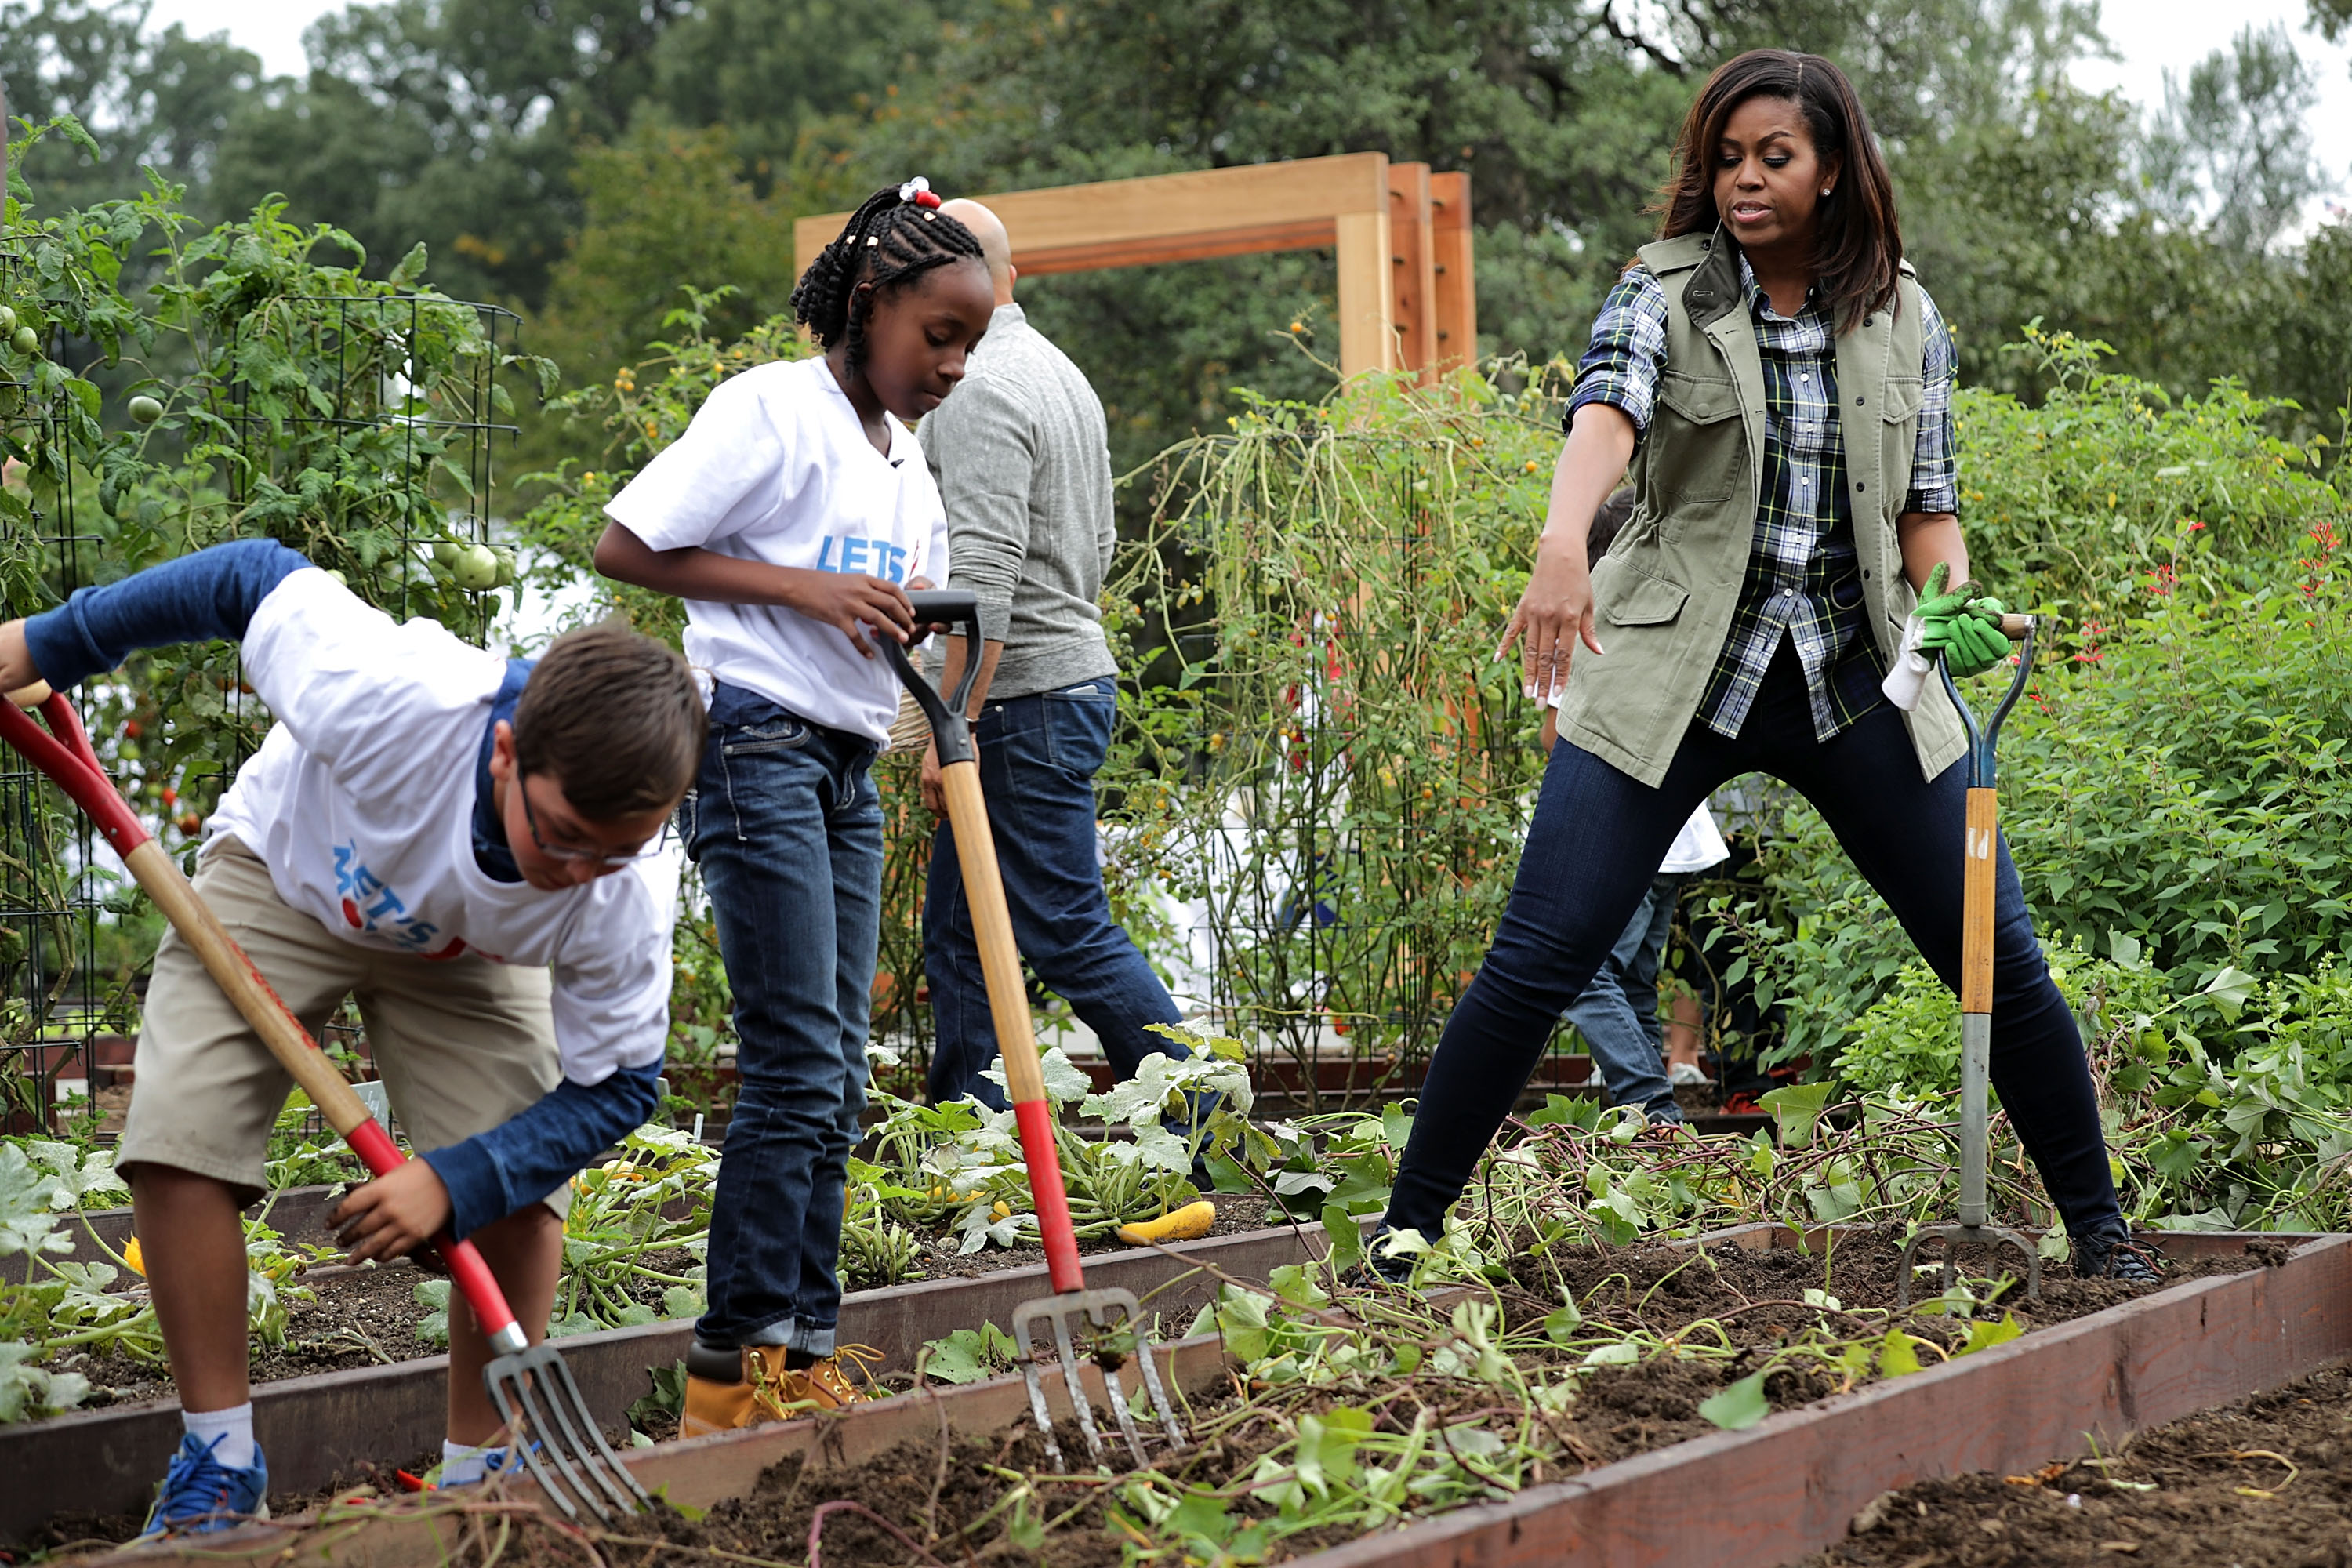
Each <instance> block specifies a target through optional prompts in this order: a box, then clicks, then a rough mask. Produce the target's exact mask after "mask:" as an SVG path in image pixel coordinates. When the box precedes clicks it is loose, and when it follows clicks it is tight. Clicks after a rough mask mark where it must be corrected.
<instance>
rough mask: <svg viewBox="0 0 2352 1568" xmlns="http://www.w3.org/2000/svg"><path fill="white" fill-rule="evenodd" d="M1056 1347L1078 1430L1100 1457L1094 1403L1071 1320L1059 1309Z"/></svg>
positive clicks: (1056, 1325)
mask: <svg viewBox="0 0 2352 1568" xmlns="http://www.w3.org/2000/svg"><path fill="white" fill-rule="evenodd" d="M1054 1348H1055V1350H1056V1351H1057V1352H1060V1354H1061V1357H1062V1381H1063V1382H1064V1383H1066V1384H1068V1385H1069V1389H1070V1409H1071V1412H1072V1413H1073V1414H1075V1415H1076V1416H1077V1418H1078V1430H1079V1431H1081V1432H1083V1433H1085V1434H1086V1435H1087V1453H1088V1454H1089V1455H1091V1456H1092V1457H1094V1458H1097V1459H1099V1458H1102V1434H1101V1433H1099V1432H1097V1431H1096V1430H1095V1412H1094V1405H1092V1403H1091V1402H1089V1401H1088V1400H1087V1385H1086V1384H1084V1383H1083V1382H1081V1381H1080V1380H1079V1377H1078V1352H1077V1349H1076V1346H1074V1345H1072V1344H1071V1342H1070V1320H1069V1319H1068V1318H1067V1317H1066V1316H1065V1315H1064V1314H1063V1313H1061V1312H1058V1311H1057V1312H1055V1314H1054Z"/></svg>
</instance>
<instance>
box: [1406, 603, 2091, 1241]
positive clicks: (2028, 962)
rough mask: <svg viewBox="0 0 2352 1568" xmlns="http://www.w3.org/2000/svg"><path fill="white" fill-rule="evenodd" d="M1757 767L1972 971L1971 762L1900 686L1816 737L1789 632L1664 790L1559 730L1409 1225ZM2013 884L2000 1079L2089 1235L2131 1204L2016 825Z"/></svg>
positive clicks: (2001, 953)
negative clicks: (1686, 841)
mask: <svg viewBox="0 0 2352 1568" xmlns="http://www.w3.org/2000/svg"><path fill="white" fill-rule="evenodd" d="M1838 673H1839V676H1840V678H1841V679H1842V681H1850V682H1852V683H1853V684H1852V685H1851V686H1850V687H1848V689H1849V690H1853V691H1864V692H1866V691H1868V689H1869V688H1872V687H1874V686H1875V684H1876V674H1875V672H1874V670H1873V669H1872V668H1871V667H1870V664H1869V661H1868V660H1867V659H1859V658H1857V659H1849V660H1848V661H1847V664H1846V666H1845V668H1843V669H1841V670H1840V671H1839V672H1838ZM1870 694H1872V695H1874V692H1873V693H1870ZM1926 700H1927V701H1930V702H1932V701H1936V700H1937V694H1936V693H1935V692H1934V691H1930V692H1929V693H1928V694H1927V698H1926ZM1742 773H1769V774H1771V775H1773V776H1774V777H1776V778H1779V779H1782V780H1784V781H1786V782H1787V783H1788V784H1790V785H1792V786H1794V787H1795V788H1796V789H1797V790H1798V791H1799V792H1800V793H1801V794H1802V795H1804V796H1805V798H1806V799H1807V800H1809V801H1811V802H1812V804H1813V805H1814V806H1815V807H1816V808H1817V809H1818V810H1819V811H1820V812H1821V814H1822V817H1823V818H1825V819H1826V820H1827V821H1828V823H1829V826H1830V830H1831V831H1832V832H1833V833H1835V834H1836V835H1837V837H1838V842H1839V843H1840V844H1841V845H1843V847H1844V848H1845V852H1846V853H1847V854H1848V855H1850V856H1852V857H1853V863H1854V867H1855V868H1856V869H1857V870H1859V871H1860V872H1861V873H1862V874H1863V876H1864V878H1866V879H1868V880H1869V882H1870V884H1871V886H1872V887H1874V888H1875V889H1878V891H1879V894H1880V895H1881V896H1882V897H1883V898H1885V900H1886V901H1887V903H1888V905H1889V906H1890V907H1891V908H1892V909H1893V910H1894V911H1895V918H1896V919H1897V920H1899V921H1902V922H1903V929H1904V931H1906V932H1907V933H1908V934H1909V935H1910V938H1911V941H1912V942H1913V943H1914V944H1915V945H1916V947H1917V948H1918V950H1919V952H1920V954H1921V956H1922V957H1924V958H1925V959H1927V963H1928V964H1929V965H1930V966H1931V967H1933V968H1934V970H1935V971H1936V973H1937V975H1939V976H1940V977H1941V978H1942V979H1943V981H1944V983H1945V984H1948V985H1956V984H1958V978H1959V968H1960V871H1961V833H1962V826H1963V823H1964V821H1965V809H1966V797H1967V789H1968V769H1967V764H1966V763H1954V764H1952V766H1950V767H1949V768H1947V769H1946V770H1944V772H1943V773H1941V774H1939V775H1938V776H1937V778H1935V779H1934V780H1932V781H1928V780H1923V779H1922V778H1921V777H1920V776H1919V761H1918V756H1917V754H1916V752H1914V751H1913V750H1912V747H1911V740H1910V736H1909V734H1908V733H1907V732H1906V730H1905V729H1904V725H1903V717H1902V715H1901V714H1900V713H1898V712H1897V711H1895V709H1894V708H1893V707H1892V706H1890V705H1888V704H1886V703H1884V702H1882V703H1880V704H1879V706H1878V707H1876V708H1875V709H1874V710H1871V711H1870V712H1868V713H1866V714H1864V716H1863V717H1862V718H1861V719H1859V720H1857V721H1854V722H1853V724H1851V725H1849V726H1848V727H1847V728H1846V729H1845V730H1843V731H1841V732H1840V733H1839V734H1838V735H1837V736H1836V738H1834V739H1833V740H1831V741H1829V742H1826V743H1824V742H1818V741H1816V740H1815V739H1814V738H1813V724H1812V717H1811V709H1810V707H1809V704H1808V700H1807V698H1806V695H1805V685H1804V678H1803V676H1802V673H1801V671H1800V669H1799V668H1798V665H1797V661H1796V657H1795V655H1793V654H1792V653H1791V652H1790V650H1789V646H1788V644H1787V643H1786V642H1785V641H1784V642H1783V643H1782V645H1781V647H1780V653H1779V654H1778V655H1777V656H1776V657H1775V658H1774V659H1773V662H1772V667H1771V669H1770V670H1769V672H1768V674H1767V675H1766V677H1765V679H1764V683H1763V688H1762V689H1761V690H1760V691H1759V693H1758V695H1757V700H1756V706H1755V708H1754V709H1753V710H1751V711H1750V712H1749V713H1748V721H1747V722H1746V724H1744V725H1743V726H1742V727H1741V731H1740V736H1739V738H1738V740H1726V739H1725V738H1724V737H1722V736H1721V735H1718V734H1717V733H1716V732H1715V731H1712V730H1709V729H1707V728H1706V726H1705V725H1704V724H1700V723H1696V722H1694V723H1693V724H1692V725H1691V727H1690V729H1689V731H1688V732H1687V733H1685V735H1684V737H1683V743H1682V746H1681V748H1680V749H1679V750H1678V751H1676V752H1675V760H1674V763H1673V764H1672V765H1671V766H1670V767H1669V768H1668V769H1667V771H1666V777H1665V782H1664V784H1661V785H1660V786H1659V787H1658V788H1656V789H1652V788H1650V787H1649V786H1648V785H1646V784H1640V783H1638V782H1636V781H1635V780H1633V779H1632V778H1630V777H1628V776H1627V775H1626V774H1624V773H1620V772H1619V771H1618V770H1617V769H1615V768H1614V767H1612V766H1611V765H1610V764H1608V763H1604V762H1602V761H1601V759H1600V758H1598V757H1596V756H1594V755H1593V754H1592V753H1591V752H1587V751H1584V750H1583V749H1581V748H1580V747H1578V746H1575V745H1573V744H1570V742H1567V741H1565V740H1563V741H1562V742H1559V745H1558V746H1556V747H1554V748H1553V751H1552V754H1551V763H1550V765H1549V768H1548V769H1547V770H1546V771H1545V773H1544V781H1543V792H1542V794H1541V795H1540V796H1539V797H1538V801H1537V804H1536V816H1535V822H1534V825H1533V826H1532V827H1530V828H1529V830H1528V842H1527V848H1526V850H1525V852H1524V853H1523V854H1522V855H1521V856H1520V858H1519V872H1518V879H1517V881H1516V882H1515V883H1514V884H1513V886H1512V889H1511V900H1510V903H1509V905H1508V906H1507V908H1506V910H1504V914H1503V921H1502V924H1501V925H1500V926H1499V927H1498V928H1497V929H1496V932H1495V942H1494V945H1493V947H1492V948H1490V949H1489V950H1488V952H1487V953H1486V963H1484V964H1482V965H1481V966H1480V968H1479V970H1478V973H1477V976H1476V978H1475V979H1474V980H1473V981H1472V982H1471V983H1470V987H1469V989H1468V990H1467V991H1465V993H1464V994H1463V996H1462V1000H1461V1001H1460V1002H1458V1003H1456V1004H1455V1005H1454V1013H1453V1016H1451V1017H1450V1018H1448V1019H1447V1020H1446V1025H1445V1033H1444V1036H1443V1037H1441V1038H1440V1039H1439V1041H1438V1044H1437V1050H1436V1053H1435V1054H1434V1055H1433V1057H1432V1058H1431V1059H1430V1064H1429V1077H1428V1080H1427V1082H1426V1083H1425V1084H1424V1085H1423V1089H1422V1094H1421V1108H1420V1111H1419V1113H1418V1114H1417V1115H1416V1116H1415V1117H1414V1118H1413V1123H1412V1137H1411V1139H1409V1140H1408V1141H1407V1142H1406V1146H1405V1152H1404V1159H1403V1161H1402V1163H1401V1165H1400V1166H1399V1168H1398V1172H1397V1179H1396V1187H1395V1191H1394V1193H1393V1194H1392V1195H1391V1198H1390V1201H1389V1212H1388V1223H1389V1224H1390V1225H1391V1226H1394V1227H1396V1228H1398V1229H1403V1228H1405V1227H1407V1226H1412V1227H1413V1228H1416V1229H1418V1230H1420V1231H1421V1232H1422V1233H1423V1235H1425V1236H1427V1237H1432V1238H1434V1237H1437V1236H1439V1235H1440V1234H1442V1232H1443V1229H1444V1215H1445V1211H1446V1210H1447V1209H1448V1208H1449V1207H1451V1206H1452V1205H1453V1203H1454V1199H1455V1198H1457V1197H1459V1196H1460V1195H1461V1194H1462V1189H1463V1188H1464V1187H1465V1185H1466V1184H1468V1182H1469V1180H1470V1176H1471V1174H1472V1173H1473V1172H1474V1171H1475V1168H1476V1166H1477V1163H1478V1157H1479V1155H1480V1154H1481V1153H1482V1152H1485V1150H1486V1144H1487V1142H1488V1141H1489V1140H1490V1139H1492V1138H1493V1137H1494V1135H1495V1131H1496V1129H1497V1128H1499V1127H1500V1126H1501V1125H1502V1124H1503V1119H1504V1118H1505V1117H1506V1116H1507V1115H1508V1114H1509V1113H1510V1110H1511V1107H1512V1105H1513V1104H1514V1102H1516V1101H1517V1099H1518V1096H1519V1092H1520V1090H1521V1089H1523V1088H1524V1087H1525V1086H1526V1084H1527V1080H1528V1074H1529V1073H1530V1072H1531V1071H1532V1070H1533V1069H1534V1068H1535V1065H1536V1062H1537V1060H1538V1058H1539V1057H1540V1056H1541V1055H1542V1053H1543V1050H1544V1047H1545V1044H1546V1042H1547V1041H1548V1040H1549V1037H1550V1035H1551V1030H1552V1024H1553V1021H1554V1020H1555V1019H1557V1018H1558V1017H1559V1014H1560V1010H1561V1009H1562V1008H1564V1007H1566V1006H1567V1005H1568V1004H1569V1002H1570V1000H1571V999H1572V998H1574V997H1575V996H1576V994H1578V993H1579V992H1580V991H1582V990H1583V989H1584V987H1585V984H1586V983H1587V982H1588V981H1590V980H1591V977H1592V975H1593V973H1594V972H1595V971H1596V970H1598V969H1599V968H1600V967H1601V962H1602V960H1604V959H1605V958H1606V957H1607V956H1608V954H1609V951H1610V949H1611V948H1612V946H1614V945H1615V944H1616V942H1617V940H1618V938H1619V936H1620V934H1621V933H1622V932H1623V931H1624V929H1625V921H1626V917H1627V916H1628V915H1629V914H1630V913H1631V912H1632V910H1633V907H1634V906H1635V905H1636V904H1638V903H1639V902H1640V901H1641V900H1642V895H1643V892H1644V891H1645V890H1646V889H1648V888H1649V886H1650V879H1651V878H1652V876H1653V875H1654V874H1655V872H1656V871H1657V868H1658V863H1659V861H1661V860H1663V859H1664V858H1665V854H1666V850H1667V848H1668V847H1669V846H1671V845H1672V844H1673V843H1674V838H1675V833H1676V831H1677V830H1679V829H1680V828H1681V826H1682V825H1683V823H1684V821H1685V819H1686V818H1687V817H1688V816H1690V814H1691V812H1692V811H1693V810H1694V809H1695V808H1696V806H1697V805H1698V803H1699V802H1700V801H1702V800H1704V799H1706V796H1707V795H1709V794H1711V793H1713V791H1714V790H1715V789H1716V788H1717V786H1719V785H1721V784H1726V783H1727V782H1728V781H1730V780H1732V779H1734V778H1737V777H1738V776H1739V775H1740V774H1742ZM1995 889H1996V891H1995V904H1994V952H1993V1005H1992V1082H1993V1087H1994V1088H1995V1089H1998V1090H2000V1102H2001V1105H2002V1107H2003V1108H2004V1109H2005V1110H2007V1111H2008V1112H2009V1116H2010V1121H2011V1124H2012V1125H2013V1126H2014V1127H2015V1128H2016V1130H2017V1134H2018V1138H2019V1140H2020V1141H2021V1142H2022V1143H2023V1144H2024V1145H2025V1152H2026V1153H2027V1155H2028V1156H2030V1157H2031V1158H2032V1161H2033V1163H2034V1165H2035V1166H2036V1168H2038V1169H2039V1170H2040V1171H2041V1173H2042V1185H2043V1186H2044V1187H2045V1188H2046V1189H2047V1190H2048V1192H2049V1194H2050V1197H2051V1200H2052V1202H2053V1203H2054V1204H2055V1205H2057V1207H2058V1212H2059V1214H2060V1215H2062V1216H2063V1218H2064V1220H2065V1222H2066V1228H2067V1229H2068V1230H2069V1231H2070V1232H2072V1233H2074V1235H2076V1236H2081V1235H2083V1234H2084V1233H2086V1232H2088V1231H2092V1230H2095V1229H2098V1228H2100V1227H2102V1226H2105V1225H2107V1224H2109V1223H2113V1222H2117V1221H2119V1219H2120V1215H2119V1211H2118V1210H2117V1207H2116V1194H2115V1186H2114V1184H2113V1182H2112V1180H2111V1179H2110V1177H2109V1175H2108V1172H2107V1153H2106V1147H2105V1142H2104V1140H2103V1138H2102V1136H2101V1133H2100V1129H2099V1108H2098V1101H2097V1100H2096V1099H2095V1097H2094V1095H2093V1093H2092V1089H2091V1074H2090V1068H2089V1064H2088V1063H2087V1062H2086V1061H2085V1060H2084V1055H2083V1042H2082V1037H2081V1035H2080V1034H2079V1033H2078V1032H2077V1031H2076V1029H2075V1027H2074V1015H2073V1014H2072V1013H2071V1012H2069V1011H2068V1010H2067V1006H2066V1002H2065V999H2064V998H2063V996H2061V995H2060V994H2058V987H2057V985H2056V984H2054V983H2053V981H2052V980H2051V978H2050V970H2049V966H2048V965H2047V964H2046V963H2043V962H2042V949H2041V946H2040V944H2039V943H2038V942H2035V940H2034V936H2033V920H2032V915H2030V914H2029V913H2028V912H2027V910H2026V908H2025V894H2024V889H2022V888H2021V887H2020V885H2019V883H2018V880H2017V868H2015V867H2014V866H2013V865H2011V862H2010V858H2009V847H2008V846H2007V845H2006V844H2003V845H2002V846H2001V847H2000V864H1999V866H1998V868H1997V869H1996V880H1995Z"/></svg>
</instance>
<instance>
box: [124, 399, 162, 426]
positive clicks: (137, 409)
mask: <svg viewBox="0 0 2352 1568" xmlns="http://www.w3.org/2000/svg"><path fill="white" fill-rule="evenodd" d="M131 417H132V418H133V419H136V420H137V421H139V423H141V424H142V425H152V424H153V423H155V421H157V420H158V419H161V418H162V417H163V405H162V404H160V403H158V402H156V401H155V400H154V399H153V398H152V397H148V396H145V395H141V396H138V397H134V398H132V399H131Z"/></svg>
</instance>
